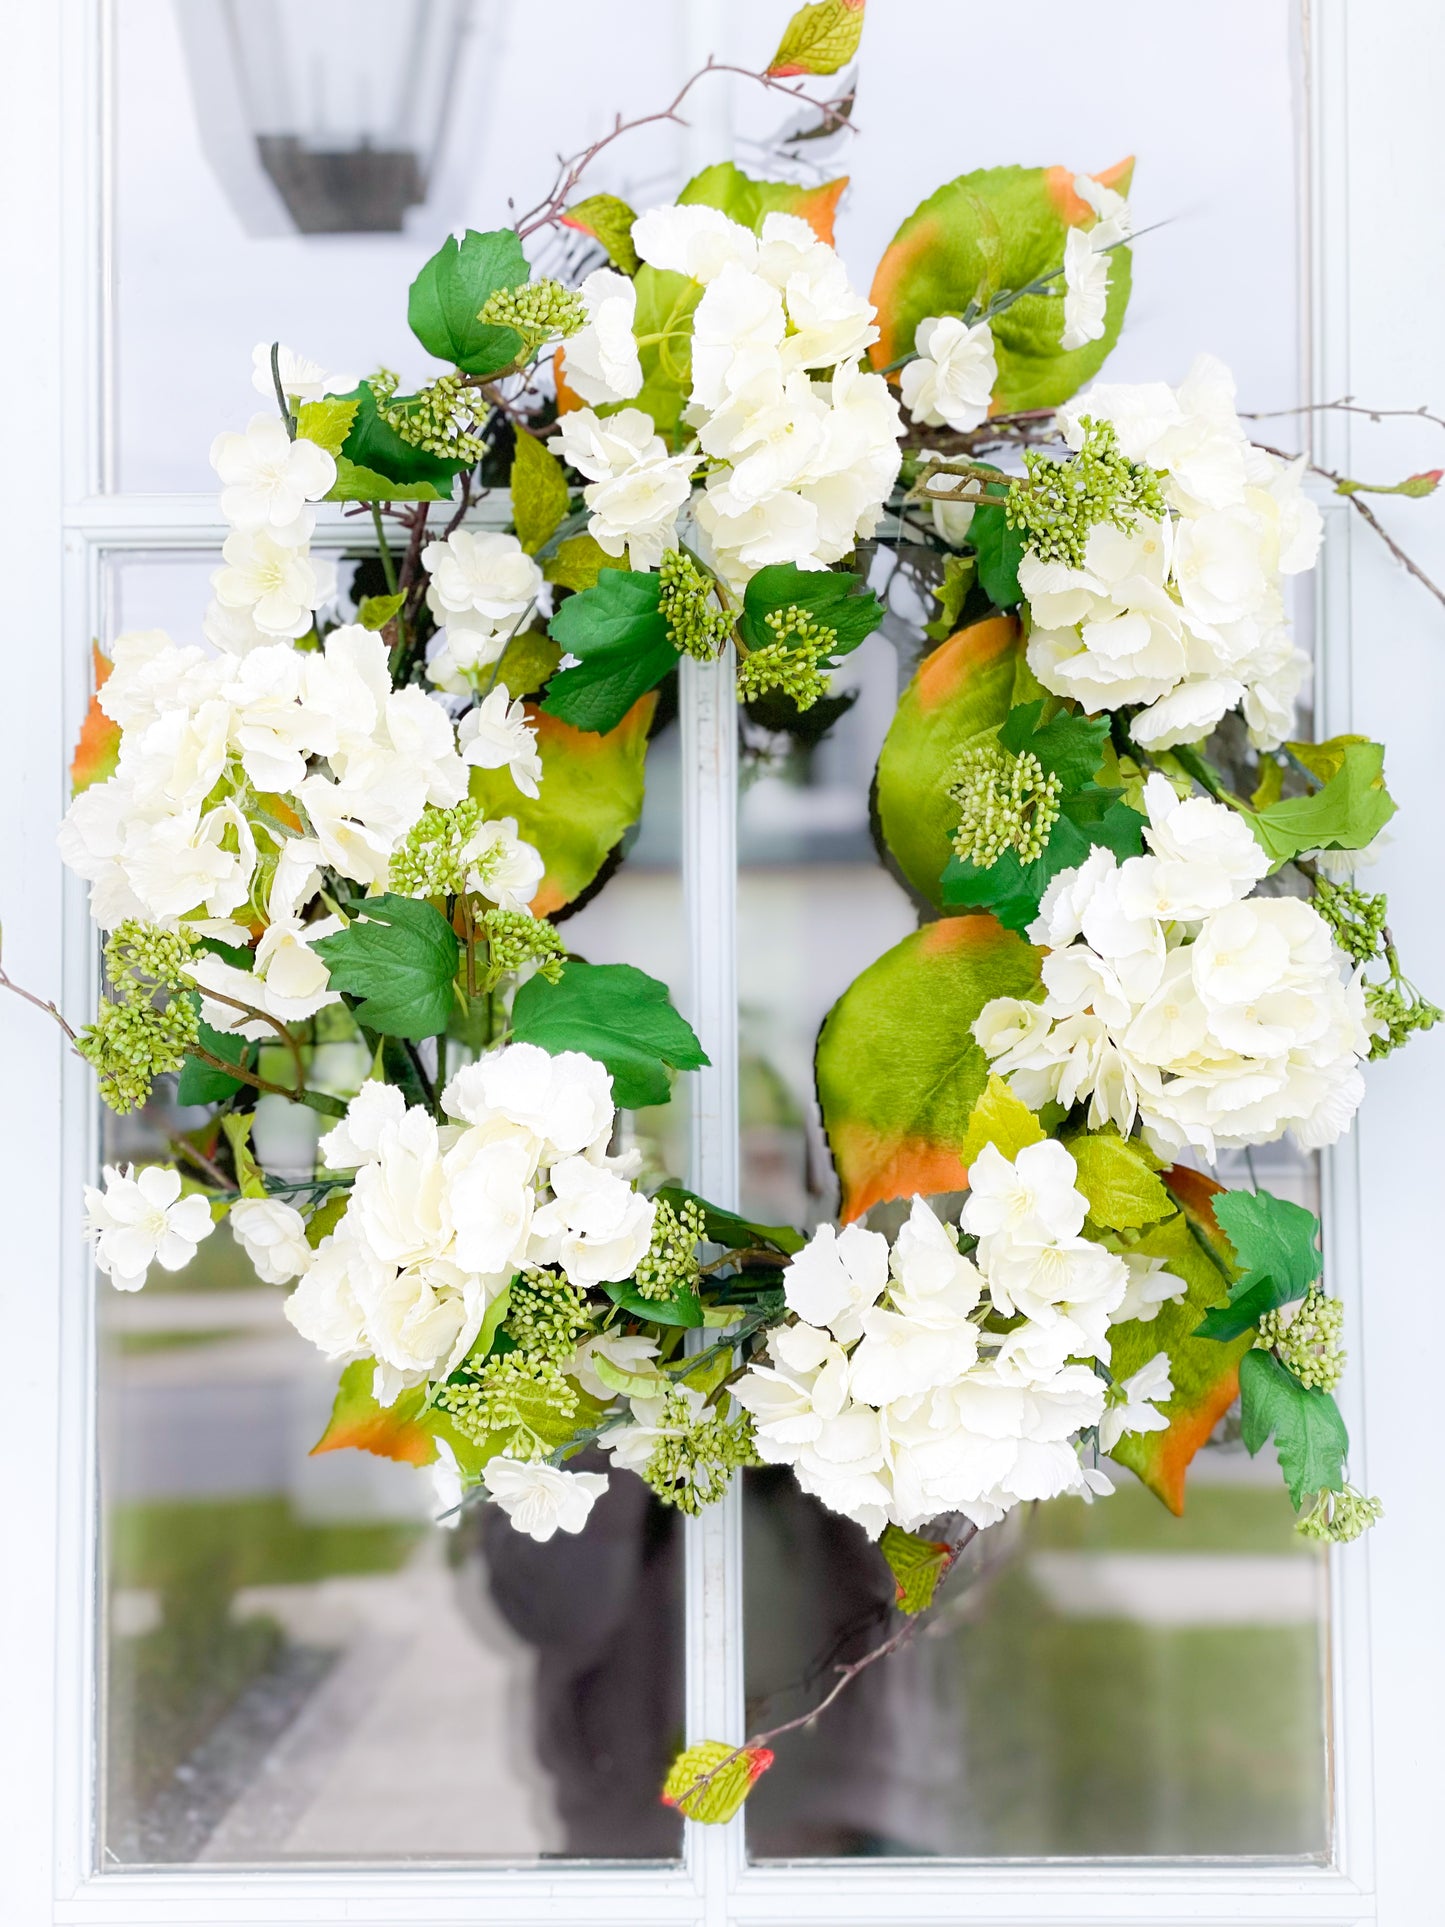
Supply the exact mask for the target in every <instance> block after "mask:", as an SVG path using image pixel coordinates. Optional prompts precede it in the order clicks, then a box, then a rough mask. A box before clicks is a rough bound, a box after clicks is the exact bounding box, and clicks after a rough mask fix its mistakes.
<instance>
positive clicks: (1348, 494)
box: [1255, 409, 1445, 604]
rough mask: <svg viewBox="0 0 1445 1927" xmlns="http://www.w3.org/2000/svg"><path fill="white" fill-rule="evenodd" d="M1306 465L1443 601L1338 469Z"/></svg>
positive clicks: (1285, 454)
mask: <svg viewBox="0 0 1445 1927" xmlns="http://www.w3.org/2000/svg"><path fill="white" fill-rule="evenodd" d="M1366 412H1368V411H1366ZM1413 412H1414V411H1413V410H1410V409H1407V410H1405V413H1407V414H1410V413H1413ZM1255 447H1256V448H1262V449H1263V450H1264V452H1265V454H1266V455H1277V456H1278V457H1279V459H1280V460H1281V461H1282V462H1297V461H1298V460H1299V459H1300V458H1299V456H1298V455H1291V454H1290V452H1289V450H1288V449H1284V448H1271V447H1270V445H1269V443H1268V442H1256V443H1255ZM1305 466H1306V467H1307V468H1308V469H1309V472H1310V474H1311V475H1319V476H1321V477H1323V479H1324V480H1325V481H1327V482H1331V483H1333V485H1334V489H1335V493H1336V494H1337V495H1342V496H1343V497H1344V498H1345V500H1346V501H1347V502H1348V503H1349V505H1350V507H1351V508H1352V509H1353V510H1354V511H1355V513H1356V514H1357V515H1360V516H1363V517H1364V519H1365V521H1366V522H1367V523H1368V524H1369V526H1370V527H1371V528H1372V529H1373V530H1374V531H1375V533H1376V535H1378V536H1379V538H1380V540H1381V541H1382V542H1383V543H1384V545H1385V547H1386V548H1387V549H1388V550H1389V551H1390V553H1391V555H1393V556H1394V558H1395V560H1396V561H1397V562H1398V563H1399V564H1400V565H1401V567H1402V568H1404V569H1407V570H1408V571H1409V573H1410V574H1411V575H1412V576H1414V578H1415V580H1416V581H1417V582H1418V583H1420V585H1421V586H1422V587H1423V588H1426V589H1428V590H1429V591H1430V593H1431V595H1432V596H1434V598H1435V600H1436V601H1437V602H1439V603H1442V604H1445V591H1442V590H1441V589H1439V588H1437V587H1436V585H1435V584H1434V583H1433V582H1432V581H1431V580H1430V578H1429V576H1428V575H1426V573H1425V571H1424V570H1423V569H1422V568H1421V567H1420V565H1419V563H1418V562H1416V561H1415V560H1414V558H1413V557H1412V556H1410V555H1408V554H1407V553H1406V551H1405V550H1404V549H1402V548H1401V547H1400V544H1399V543H1398V542H1397V541H1396V540H1395V538H1394V536H1393V535H1391V533H1390V531H1389V530H1388V529H1387V528H1386V527H1385V525H1384V523H1383V522H1382V521H1381V520H1380V518H1379V516H1378V515H1376V513H1375V511H1374V510H1373V509H1372V508H1371V507H1370V505H1369V503H1368V502H1366V501H1363V500H1362V499H1361V498H1360V496H1359V495H1358V494H1357V493H1356V492H1355V491H1354V490H1353V489H1346V488H1341V487H1340V484H1341V482H1343V481H1344V480H1345V479H1346V478H1345V477H1344V476H1343V475H1341V474H1340V473H1339V471H1338V469H1333V468H1322V467H1321V466H1320V464H1319V463H1318V462H1308V461H1307V462H1306V464H1305Z"/></svg>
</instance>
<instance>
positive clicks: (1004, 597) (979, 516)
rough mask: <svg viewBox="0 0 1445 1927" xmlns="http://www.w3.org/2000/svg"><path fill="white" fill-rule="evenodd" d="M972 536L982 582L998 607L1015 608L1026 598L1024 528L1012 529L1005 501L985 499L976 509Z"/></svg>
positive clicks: (970, 536) (990, 599) (969, 531)
mask: <svg viewBox="0 0 1445 1927" xmlns="http://www.w3.org/2000/svg"><path fill="white" fill-rule="evenodd" d="M968 539H969V541H970V542H971V543H972V544H973V547H974V553H975V555H976V556H977V559H978V580H979V586H980V588H981V589H982V590H983V592H984V594H985V595H986V596H987V597H988V599H989V601H990V602H991V603H992V604H993V605H994V607H995V608H996V609H1015V608H1017V607H1018V605H1019V603H1020V602H1022V601H1023V590H1022V589H1021V588H1020V587H1019V564H1020V563H1021V562H1022V561H1023V559H1024V549H1025V547H1026V546H1027V543H1026V538H1025V536H1024V532H1023V530H1022V529H1011V528H1010V527H1009V525H1008V523H1007V522H1006V521H1005V519H1004V511H1003V505H1002V503H994V502H985V503H982V504H980V506H979V507H978V508H976V509H975V510H974V512H973V520H972V522H970V523H969V525H968Z"/></svg>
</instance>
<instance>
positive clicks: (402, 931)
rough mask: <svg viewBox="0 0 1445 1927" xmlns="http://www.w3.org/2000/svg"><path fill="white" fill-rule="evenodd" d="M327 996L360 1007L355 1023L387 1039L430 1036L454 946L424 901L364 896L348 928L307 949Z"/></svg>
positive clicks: (448, 982) (440, 1021)
mask: <svg viewBox="0 0 1445 1927" xmlns="http://www.w3.org/2000/svg"><path fill="white" fill-rule="evenodd" d="M312 948H313V949H314V950H315V952H316V954H317V956H318V957H320V958H321V960H322V962H323V963H324V964H325V965H326V968H327V970H328V972H329V974H330V982H331V987H332V989H333V990H345V991H349V992H350V993H351V994H352V995H353V996H354V997H359V998H361V999H362V1002H361V1003H360V1004H358V1006H357V1009H356V1018H357V1022H358V1023H361V1024H364V1025H365V1026H366V1027H367V1029H368V1030H373V1031H378V1032H382V1033H384V1034H385V1035H386V1036H388V1037H409V1038H412V1039H418V1038H422V1037H436V1036H438V1035H440V1033H441V1032H442V1031H444V1030H445V1029H446V1027H447V1018H448V1016H449V1015H450V1014H451V1008H452V979H453V978H454V977H455V976H456V974H457V963H458V960H459V958H460V955H461V946H460V945H459V944H458V942H457V939H456V934H455V932H454V931H453V929H452V927H451V925H450V924H449V923H448V922H447V920H446V918H445V917H444V916H442V914H441V912H440V911H439V910H435V909H433V907H432V905H431V904H429V903H428V902H427V901H426V900H425V898H421V897H395V896H380V897H367V898H366V899H365V901H364V902H363V903H362V905H361V906H360V908H359V910H358V912H357V916H356V919H355V921H354V922H352V923H350V924H348V925H347V927H346V928H345V929H344V930H338V931H337V932H336V934H335V936H332V937H322V938H321V939H320V940H319V941H318V942H317V943H315V944H313V946H312Z"/></svg>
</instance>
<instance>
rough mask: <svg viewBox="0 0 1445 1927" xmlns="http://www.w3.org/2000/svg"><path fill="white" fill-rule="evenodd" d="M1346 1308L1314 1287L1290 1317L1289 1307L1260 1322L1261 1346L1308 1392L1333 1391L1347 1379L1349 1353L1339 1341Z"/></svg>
mask: <svg viewBox="0 0 1445 1927" xmlns="http://www.w3.org/2000/svg"><path fill="white" fill-rule="evenodd" d="M1344 1329H1345V1307H1344V1302H1343V1300H1341V1299H1339V1298H1327V1297H1326V1296H1325V1294H1324V1293H1323V1292H1322V1291H1321V1290H1320V1289H1319V1287H1318V1286H1317V1285H1316V1286H1312V1287H1311V1288H1310V1290H1309V1291H1308V1292H1307V1293H1306V1294H1305V1298H1304V1301H1303V1303H1302V1304H1301V1305H1300V1306H1299V1308H1298V1310H1297V1311H1295V1313H1294V1315H1293V1316H1292V1317H1291V1316H1290V1315H1289V1308H1288V1307H1287V1306H1286V1307H1282V1308H1281V1309H1280V1310H1279V1311H1267V1312H1266V1313H1265V1314H1264V1316H1263V1317H1262V1318H1261V1319H1260V1321H1259V1341H1258V1342H1259V1344H1260V1345H1262V1346H1264V1347H1265V1348H1266V1349H1267V1350H1272V1351H1273V1352H1274V1354H1275V1356H1276V1357H1277V1358H1278V1359H1279V1361H1280V1363H1281V1364H1282V1365H1287V1366H1288V1367H1289V1369H1290V1371H1292V1372H1293V1373H1294V1375H1295V1377H1296V1378H1297V1379H1298V1380H1299V1382H1300V1384H1301V1385H1303V1386H1304V1387H1305V1389H1306V1391H1319V1392H1332V1391H1333V1390H1334V1389H1335V1387H1336V1386H1337V1385H1338V1384H1339V1382H1340V1380H1341V1378H1343V1376H1344V1371H1345V1360H1346V1357H1347V1354H1346V1352H1345V1348H1344V1346H1343V1345H1342V1344H1341V1343H1340V1339H1341V1337H1342V1336H1343V1334H1344Z"/></svg>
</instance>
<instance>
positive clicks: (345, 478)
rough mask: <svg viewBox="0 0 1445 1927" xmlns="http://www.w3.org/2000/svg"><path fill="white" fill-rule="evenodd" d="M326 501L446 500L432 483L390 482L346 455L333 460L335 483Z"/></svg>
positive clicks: (379, 473)
mask: <svg viewBox="0 0 1445 1927" xmlns="http://www.w3.org/2000/svg"><path fill="white" fill-rule="evenodd" d="M326 500H327V501H328V502H442V501H445V500H446V497H445V496H444V495H442V494H441V493H440V491H439V490H438V489H437V487H436V485H435V483H433V482H393V481H392V480H391V478H390V477H389V476H386V475H383V474H382V473H381V472H380V470H379V469H375V468H363V467H361V465H360V464H359V463H357V462H353V461H352V460H351V458H350V456H348V455H338V456H337V458H336V480H335V481H334V482H333V483H332V485H331V487H330V488H329V489H328V490H327V494H326Z"/></svg>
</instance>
